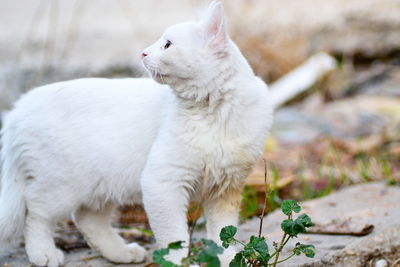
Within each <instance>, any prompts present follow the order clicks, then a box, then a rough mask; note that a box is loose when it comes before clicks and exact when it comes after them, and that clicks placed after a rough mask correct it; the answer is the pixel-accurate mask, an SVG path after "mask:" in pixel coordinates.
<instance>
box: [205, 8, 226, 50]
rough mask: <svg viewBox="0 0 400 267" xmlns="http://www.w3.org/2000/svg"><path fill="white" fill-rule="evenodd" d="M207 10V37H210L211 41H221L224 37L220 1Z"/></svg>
mask: <svg viewBox="0 0 400 267" xmlns="http://www.w3.org/2000/svg"><path fill="white" fill-rule="evenodd" d="M210 9H211V10H209V13H208V18H207V21H206V27H207V28H206V33H207V36H208V38H212V39H214V40H212V42H213V43H215V42H216V43H221V42H224V40H225V39H226V38H225V37H226V36H225V35H226V32H225V27H224V17H223V16H224V14H223V7H222V4H221V3H218V4H214V5H213V6H212V7H211V8H210Z"/></svg>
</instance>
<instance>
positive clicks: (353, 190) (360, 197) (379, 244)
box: [239, 183, 400, 267]
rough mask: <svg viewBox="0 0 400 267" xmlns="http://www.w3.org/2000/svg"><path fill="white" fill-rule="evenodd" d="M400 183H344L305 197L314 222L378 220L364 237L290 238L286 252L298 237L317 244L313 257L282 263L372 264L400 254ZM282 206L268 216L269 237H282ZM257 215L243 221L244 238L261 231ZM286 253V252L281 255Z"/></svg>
mask: <svg viewBox="0 0 400 267" xmlns="http://www.w3.org/2000/svg"><path fill="white" fill-rule="evenodd" d="M399 202H400V188H399V187H395V186H393V187H389V186H386V185H385V184H383V183H369V184H361V185H356V186H352V187H348V188H345V189H343V190H341V191H339V192H335V193H333V194H331V195H329V196H327V197H324V198H321V199H315V200H310V201H306V202H304V203H302V204H301V206H302V207H303V210H302V212H305V213H307V214H308V215H309V216H310V217H311V218H312V220H313V221H314V222H315V223H321V224H324V223H327V222H331V221H333V220H337V219H349V220H351V221H353V222H354V223H356V224H357V223H368V224H372V225H374V227H375V228H374V230H373V232H372V233H370V234H369V235H366V236H361V237H358V236H350V235H317V234H302V235H299V238H298V239H294V240H291V241H290V242H289V243H288V248H289V249H286V250H285V254H286V255H287V253H288V252H289V250H290V249H292V248H293V246H294V244H295V243H296V242H302V243H306V244H314V245H315V246H316V249H317V253H316V256H315V258H314V259H309V258H306V257H304V256H299V257H296V258H295V259H292V260H289V261H287V263H285V264H283V265H281V266H286V267H291V266H293V267H294V266H296V267H311V266H312V267H319V266H321V267H322V266H343V267H347V266H348V267H358V266H359V267H361V266H370V265H368V264H369V263H370V262H371V263H374V262H375V261H377V260H379V259H381V257H382V256H384V257H386V258H388V259H393V260H394V259H396V258H398V257H400V220H399V218H400V209H399V208H398V203H399ZM283 218H284V217H283V215H282V213H281V212H280V211H275V212H273V213H272V214H270V215H268V216H267V217H266V218H265V219H264V227H263V233H264V234H265V235H266V236H267V240H268V242H270V243H272V241H278V240H280V238H281V235H282V231H281V229H280V222H281V221H282V219H283ZM258 225H259V220H258V219H253V220H252V221H248V222H246V223H245V224H243V225H242V226H241V228H240V230H239V235H240V238H241V239H243V240H246V239H248V237H249V235H251V234H255V233H256V232H257V230H258ZM282 257H284V255H283V256H282Z"/></svg>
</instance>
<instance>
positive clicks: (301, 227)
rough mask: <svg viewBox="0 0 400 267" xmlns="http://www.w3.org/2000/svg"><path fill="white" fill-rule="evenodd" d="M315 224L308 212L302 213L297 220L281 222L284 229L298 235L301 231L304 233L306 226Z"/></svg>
mask: <svg viewBox="0 0 400 267" xmlns="http://www.w3.org/2000/svg"><path fill="white" fill-rule="evenodd" d="M311 226H313V223H312V221H311V218H310V217H309V216H308V215H307V214H302V215H300V216H299V217H298V218H297V219H296V220H294V221H293V220H292V219H289V220H284V221H283V222H282V224H281V228H282V230H283V231H284V232H285V233H286V234H288V235H290V236H292V237H293V236H297V235H298V234H300V233H304V232H305V231H306V228H308V227H311Z"/></svg>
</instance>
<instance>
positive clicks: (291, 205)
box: [281, 199, 301, 215]
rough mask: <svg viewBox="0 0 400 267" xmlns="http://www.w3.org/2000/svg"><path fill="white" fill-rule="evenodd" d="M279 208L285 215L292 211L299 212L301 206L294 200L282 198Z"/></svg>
mask: <svg viewBox="0 0 400 267" xmlns="http://www.w3.org/2000/svg"><path fill="white" fill-rule="evenodd" d="M281 209H282V212H283V213H284V214H285V215H289V214H290V213H291V212H292V211H294V212H296V213H299V212H300V210H301V207H300V206H299V204H297V202H296V201H294V200H291V199H288V200H284V201H283V202H282V207H281Z"/></svg>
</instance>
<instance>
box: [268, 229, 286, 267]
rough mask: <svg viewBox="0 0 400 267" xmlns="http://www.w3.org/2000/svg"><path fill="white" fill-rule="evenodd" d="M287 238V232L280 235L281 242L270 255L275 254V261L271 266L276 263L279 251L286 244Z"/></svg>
mask: <svg viewBox="0 0 400 267" xmlns="http://www.w3.org/2000/svg"><path fill="white" fill-rule="evenodd" d="M286 237H287V239H286ZM285 239H286V240H285ZM289 239H290V236H287V234H286V233H285V234H284V235H283V237H282V240H281V243H280V244H279V247H278V249H277V250H276V251H275V252H274V253H273V254H272V255H271V258H272V257H273V256H274V255H275V261H274V263H273V264H272V266H274V267H275V266H276V265H277V264H278V259H279V254H280V253H281V251H282V249H283V247H284V246H285V245H286V243H287V242H288V241H289Z"/></svg>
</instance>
